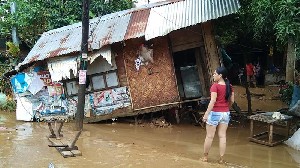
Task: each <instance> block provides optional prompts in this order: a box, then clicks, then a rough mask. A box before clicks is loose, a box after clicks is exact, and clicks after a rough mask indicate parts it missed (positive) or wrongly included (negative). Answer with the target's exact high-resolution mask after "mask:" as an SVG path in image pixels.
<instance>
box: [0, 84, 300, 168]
mask: <svg viewBox="0 0 300 168" xmlns="http://www.w3.org/2000/svg"><path fill="white" fill-rule="evenodd" d="M235 89H236V95H237V96H240V98H238V99H237V101H240V102H238V104H239V106H241V108H242V109H245V108H243V107H246V106H244V104H242V103H241V102H242V101H245V100H243V93H242V92H243V90H242V89H239V88H235ZM257 89H259V88H257ZM239 90H240V91H239ZM270 94H271V92H270ZM268 97H270V96H267V97H265V99H262V98H257V100H258V101H257V102H260V103H263V104H262V105H259V104H258V103H255V102H256V99H254V100H253V105H254V106H255V108H261V110H266V109H264V108H268V109H270V110H276V108H278V107H281V106H284V105H282V104H279V101H277V100H272V101H271V100H269V99H268ZM239 99H240V100H239ZM270 103H271V104H270ZM272 104H273V105H272ZM274 106H276V108H275V107H274ZM74 126H75V124H74V123H65V124H64V127H63V129H62V133H63V135H64V137H63V138H64V139H69V140H71V139H72V138H74V136H75V133H76V132H75V131H73V128H74ZM6 128H7V129H6ZM260 128H263V127H260ZM49 134H50V131H49V129H48V126H47V124H46V123H42V122H40V123H38V122H21V121H16V120H15V113H8V112H0V167H1V168H2V167H3V168H22V167H24V168H41V167H48V165H49V163H53V164H54V165H55V167H57V168H83V167H85V168H90V167H91V168H93V167H103V168H111V167H115V168H117V167H122V168H123V167H126V168H127V167H162V168H165V167H173V168H181V167H187V168H192V167H208V168H209V167H259V168H260V167H270V168H271V167H272V168H282V167H300V152H299V151H296V150H293V149H291V148H289V147H288V146H286V145H284V144H282V145H278V146H275V147H267V146H263V145H259V144H256V143H253V142H249V141H248V136H249V124H248V122H247V121H245V122H244V123H234V124H231V125H230V127H229V129H228V140H227V141H228V142H227V151H226V155H225V160H226V162H227V163H226V164H225V165H220V164H218V163H217V160H218V138H217V136H216V137H215V139H214V143H213V146H212V149H211V151H210V154H209V159H210V160H209V163H203V162H201V161H200V160H199V158H200V157H201V155H202V150H203V142H204V138H205V129H203V128H202V127H200V126H194V125H192V124H179V125H174V124H173V125H172V127H166V128H157V127H153V126H152V127H151V126H150V124H147V123H145V124H141V125H137V126H136V125H134V124H132V123H128V122H122V123H121V122H119V121H117V122H113V123H111V122H107V123H101V124H84V131H83V133H82V134H81V136H80V137H79V140H78V141H77V143H76V145H77V146H78V147H79V150H80V151H81V152H82V156H77V157H72V158H63V157H62V156H61V155H60V154H59V153H58V152H57V151H56V149H55V148H50V147H48V145H49V144H50V142H49V141H48V139H47V136H48V135H49Z"/></svg>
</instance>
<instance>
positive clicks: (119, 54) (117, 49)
mask: <svg viewBox="0 0 300 168" xmlns="http://www.w3.org/2000/svg"><path fill="white" fill-rule="evenodd" d="M122 49H123V46H122V43H117V44H114V45H113V46H112V51H113V53H112V54H114V55H115V61H116V65H117V73H118V78H119V84H120V86H121V87H122V86H128V81H127V76H126V69H125V61H124V55H123V51H122Z"/></svg>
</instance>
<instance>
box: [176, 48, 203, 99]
mask: <svg viewBox="0 0 300 168" xmlns="http://www.w3.org/2000/svg"><path fill="white" fill-rule="evenodd" d="M197 51H198V50H197V49H196V48H193V49H188V50H184V51H178V52H174V53H173V59H174V66H175V73H176V78H177V85H178V90H179V94H180V98H181V100H187V99H194V98H200V97H201V96H202V95H203V92H202V87H201V82H200V78H199V70H198V68H199V67H198V66H197V59H196V56H197V54H196V52H197Z"/></svg>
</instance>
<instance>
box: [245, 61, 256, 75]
mask: <svg viewBox="0 0 300 168" xmlns="http://www.w3.org/2000/svg"><path fill="white" fill-rule="evenodd" d="M253 68H254V66H253V65H252V64H246V74H247V76H252V75H254V70H253Z"/></svg>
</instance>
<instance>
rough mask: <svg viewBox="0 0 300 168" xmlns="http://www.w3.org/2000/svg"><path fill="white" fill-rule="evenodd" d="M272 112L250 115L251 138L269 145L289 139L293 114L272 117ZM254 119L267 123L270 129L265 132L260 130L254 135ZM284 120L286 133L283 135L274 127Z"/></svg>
mask: <svg viewBox="0 0 300 168" xmlns="http://www.w3.org/2000/svg"><path fill="white" fill-rule="evenodd" d="M272 114H273V113H272V112H267V113H260V114H255V115H251V116H249V119H250V137H249V140H250V141H252V142H256V143H259V144H263V145H267V146H275V145H278V144H280V143H282V142H283V141H285V140H287V139H288V137H289V135H290V125H291V121H292V118H293V117H292V116H288V115H283V114H282V115H283V118H282V119H274V118H273V117H272ZM254 121H258V122H261V123H265V124H267V125H268V130H267V131H265V132H260V133H258V134H255V135H254V128H253V127H254ZM279 122H284V123H286V126H285V127H286V135H281V134H278V133H275V132H274V127H275V126H277V123H279Z"/></svg>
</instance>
